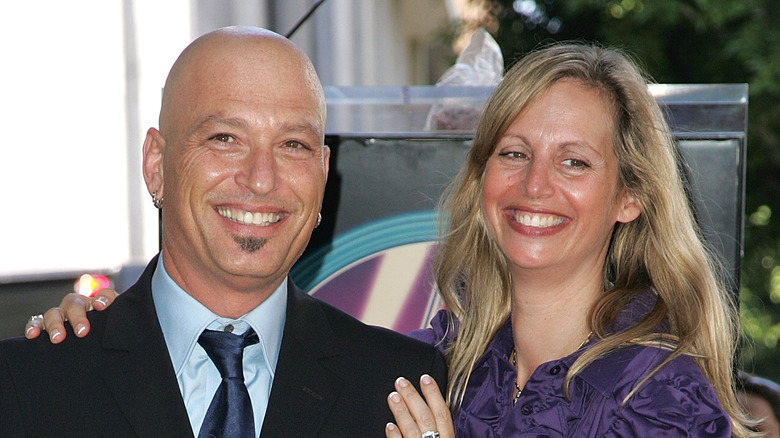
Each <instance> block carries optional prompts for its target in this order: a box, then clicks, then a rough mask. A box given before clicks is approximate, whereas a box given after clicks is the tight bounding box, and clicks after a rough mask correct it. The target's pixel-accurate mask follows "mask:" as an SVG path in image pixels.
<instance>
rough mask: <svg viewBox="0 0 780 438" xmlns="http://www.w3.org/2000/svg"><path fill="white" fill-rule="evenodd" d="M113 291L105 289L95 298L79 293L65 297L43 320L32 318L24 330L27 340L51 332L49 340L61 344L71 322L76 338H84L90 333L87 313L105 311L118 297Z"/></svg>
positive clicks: (47, 312)
mask: <svg viewBox="0 0 780 438" xmlns="http://www.w3.org/2000/svg"><path fill="white" fill-rule="evenodd" d="M117 295H118V294H117V293H116V291H115V290H113V289H103V290H101V291H100V292H99V293H98V294H97V295H95V296H94V297H85V296H84V295H80V294H77V293H70V294H68V295H65V298H63V299H62V302H61V303H60V305H59V306H58V307H52V308H51V309H49V310H47V311H46V313H44V314H43V318H38V317H32V318H30V321H28V322H27V325H26V326H25V328H24V334H25V336H26V337H27V339H33V338H37V337H38V336H39V335H40V334H41V332H43V331H48V332H49V340H51V342H52V343H53V344H59V343H60V342H62V341H63V340H64V339H65V321H69V322H70V325H71V326H72V327H73V331H74V332H76V336H77V337H79V338H83V337H84V336H86V335H87V333H89V320H88V319H87V312H88V311H90V310H92V309H95V310H98V311H100V310H103V309H105V308H106V307H108V306H109V305H111V303H112V302H114V299H115V298H116V297H117Z"/></svg>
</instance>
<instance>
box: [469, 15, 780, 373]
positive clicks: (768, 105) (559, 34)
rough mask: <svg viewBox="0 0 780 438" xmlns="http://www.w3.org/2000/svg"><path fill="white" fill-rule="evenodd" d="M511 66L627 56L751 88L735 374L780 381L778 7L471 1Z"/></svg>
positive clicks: (658, 69) (661, 75) (678, 78)
mask: <svg viewBox="0 0 780 438" xmlns="http://www.w3.org/2000/svg"><path fill="white" fill-rule="evenodd" d="M472 1H481V2H482V3H483V4H485V5H486V6H487V7H488V8H489V10H490V12H491V16H492V18H493V19H494V20H495V21H494V22H492V23H486V24H485V26H486V27H487V28H488V29H490V30H491V32H492V33H493V34H494V37H495V38H496V41H498V43H499V45H500V46H501V48H502V51H503V54H504V59H505V60H506V62H507V64H511V63H512V62H513V61H514V60H516V59H517V58H518V57H520V56H522V55H523V54H524V53H526V52H527V51H529V50H531V49H533V48H535V47H538V46H539V45H540V44H544V43H546V42H551V41H560V40H572V39H575V40H582V41H592V42H600V43H604V44H608V45H611V46H617V47H621V48H623V49H625V50H626V51H627V52H629V53H631V54H633V55H634V56H635V57H636V59H637V60H638V61H639V62H640V64H641V65H642V66H643V67H644V68H645V69H646V70H647V71H648V72H649V73H650V74H651V76H652V77H653V78H655V80H656V81H657V82H661V83H748V84H749V93H750V102H749V105H748V153H747V163H746V168H747V169H746V198H745V242H744V253H745V255H744V258H743V260H742V269H741V288H740V300H741V322H742V329H743V334H744V339H745V344H744V346H743V350H742V351H743V357H742V363H741V365H742V367H743V368H744V369H746V370H748V371H754V372H756V373H757V374H760V375H763V376H766V377H769V378H771V379H773V380H775V381H780V367H777V366H776V364H777V363H780V348H779V347H778V340H779V339H780V147H779V146H780V26H779V25H778V23H780V7H778V3H777V0H536V1H534V0H514V1H513V0H472Z"/></svg>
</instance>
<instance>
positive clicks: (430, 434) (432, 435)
mask: <svg viewBox="0 0 780 438" xmlns="http://www.w3.org/2000/svg"><path fill="white" fill-rule="evenodd" d="M422 438H439V432H436V431H435V430H429V431H426V432H423V434H422Z"/></svg>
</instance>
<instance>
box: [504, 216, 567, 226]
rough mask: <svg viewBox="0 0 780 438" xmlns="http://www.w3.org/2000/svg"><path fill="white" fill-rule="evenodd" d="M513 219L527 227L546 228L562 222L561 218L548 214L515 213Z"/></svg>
mask: <svg viewBox="0 0 780 438" xmlns="http://www.w3.org/2000/svg"><path fill="white" fill-rule="evenodd" d="M515 221H517V222H519V223H520V224H522V225H525V226H527V227H535V228H547V227H554V226H556V225H560V224H561V222H563V218H562V217H558V216H549V215H539V214H533V215H531V214H520V213H515Z"/></svg>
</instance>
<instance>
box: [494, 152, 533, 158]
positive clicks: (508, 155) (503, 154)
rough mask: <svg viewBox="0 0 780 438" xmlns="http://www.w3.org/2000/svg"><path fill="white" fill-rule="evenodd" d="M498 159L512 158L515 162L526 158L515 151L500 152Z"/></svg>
mask: <svg viewBox="0 0 780 438" xmlns="http://www.w3.org/2000/svg"><path fill="white" fill-rule="evenodd" d="M498 156H499V157H506V158H513V159H515V160H519V159H523V158H525V157H526V155H525V154H524V153H522V152H517V151H508V152H501V153H499V154H498Z"/></svg>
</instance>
